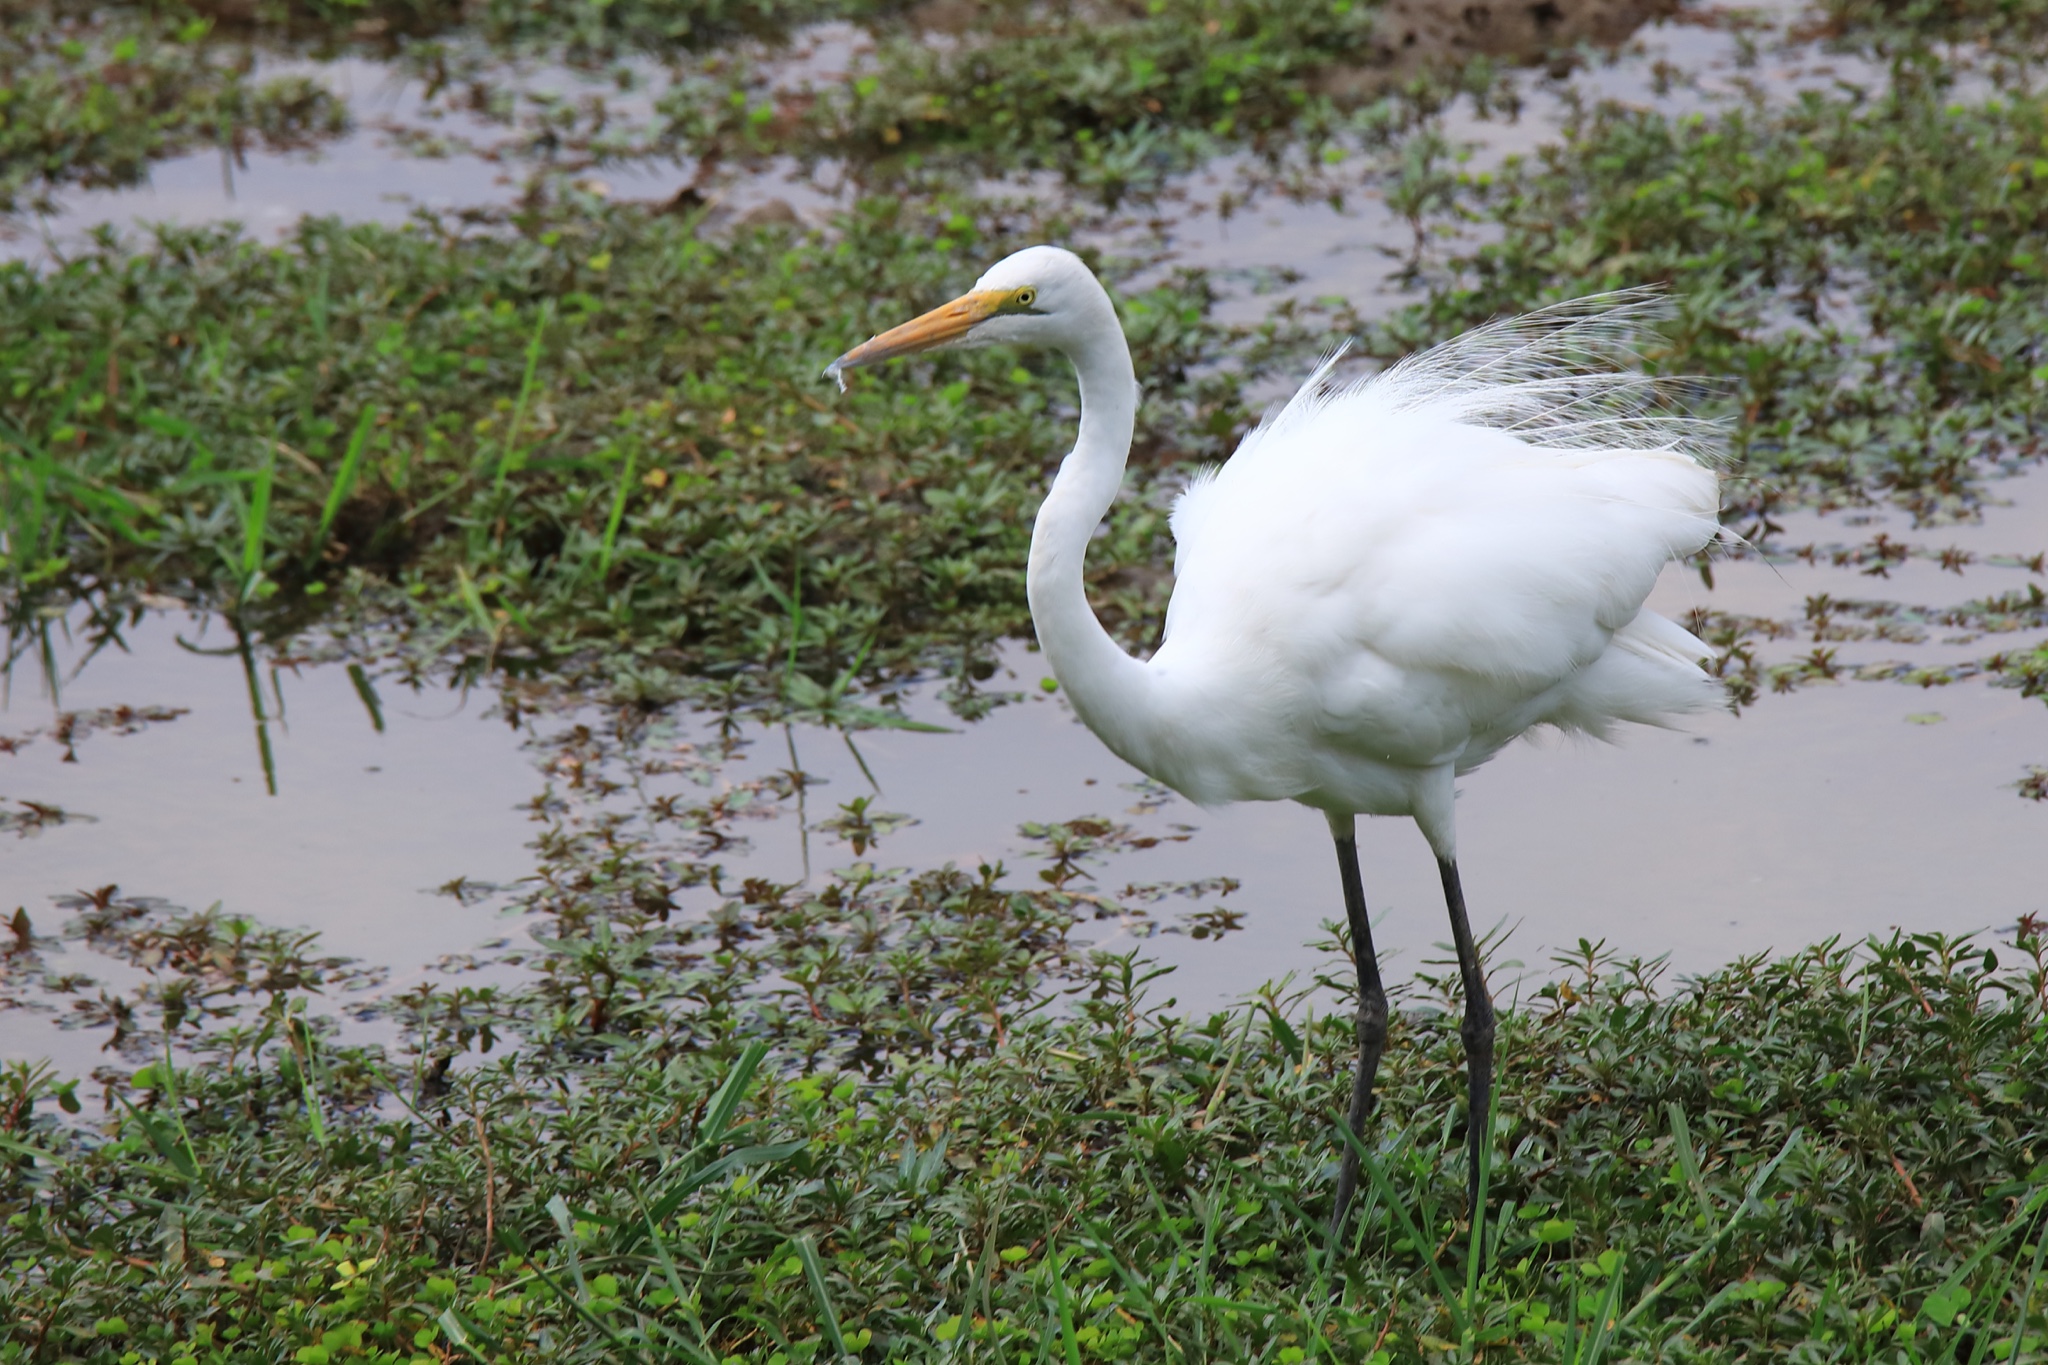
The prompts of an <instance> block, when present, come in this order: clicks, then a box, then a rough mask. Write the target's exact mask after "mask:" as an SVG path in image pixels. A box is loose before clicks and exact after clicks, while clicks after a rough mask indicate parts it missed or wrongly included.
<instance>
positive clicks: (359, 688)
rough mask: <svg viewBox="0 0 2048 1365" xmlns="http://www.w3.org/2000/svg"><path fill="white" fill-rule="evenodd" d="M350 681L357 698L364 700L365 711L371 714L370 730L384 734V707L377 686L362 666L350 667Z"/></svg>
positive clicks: (353, 665)
mask: <svg viewBox="0 0 2048 1365" xmlns="http://www.w3.org/2000/svg"><path fill="white" fill-rule="evenodd" d="M348 680H349V682H351V683H353V684H354V685H355V689H356V696H357V697H359V698H361V699H362V703H363V709H364V710H365V711H368V712H369V713H370V728H371V729H373V730H375V731H376V732H377V733H378V734H380V735H381V734H383V733H384V707H383V706H382V705H381V704H380V703H379V702H378V700H377V688H376V685H375V684H373V683H372V682H371V681H370V675H369V674H368V673H367V672H365V671H364V670H363V666H362V665H361V664H350V665H349V666H348Z"/></svg>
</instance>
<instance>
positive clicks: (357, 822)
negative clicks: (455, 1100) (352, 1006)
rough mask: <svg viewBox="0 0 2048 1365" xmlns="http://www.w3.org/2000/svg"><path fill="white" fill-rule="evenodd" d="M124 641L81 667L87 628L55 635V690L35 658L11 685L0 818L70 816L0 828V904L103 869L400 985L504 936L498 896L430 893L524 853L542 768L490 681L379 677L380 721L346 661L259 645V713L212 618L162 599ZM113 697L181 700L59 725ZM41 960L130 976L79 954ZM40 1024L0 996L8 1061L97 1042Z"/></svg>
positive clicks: (38, 907)
mask: <svg viewBox="0 0 2048 1365" xmlns="http://www.w3.org/2000/svg"><path fill="white" fill-rule="evenodd" d="M124 639H125V642H126V645H127V648H126V649H125V650H124V649H119V648H112V649H106V650H102V651H101V652H100V653H98V654H97V655H96V656H94V657H92V659H91V661H90V662H89V663H86V664H85V666H84V667H83V668H79V667H78V664H79V663H80V661H81V659H82V658H83V656H84V655H85V653H86V651H85V649H83V648H82V647H81V644H82V642H77V641H66V640H65V639H63V638H62V636H61V634H59V636H58V638H57V639H56V641H55V648H54V650H53V657H54V661H55V662H56V664H57V666H58V672H57V674H56V676H57V678H58V681H59V684H60V685H59V687H58V688H57V690H56V695H55V696H52V695H51V689H50V688H49V687H48V685H47V684H48V678H46V677H45V676H44V675H43V672H42V669H41V668H40V667H39V665H38V663H37V661H36V660H34V659H26V660H21V661H18V662H17V663H16V666H15V668H14V669H13V671H12V673H11V675H10V677H9V679H8V684H9V685H8V693H7V697H6V704H5V706H4V707H0V736H4V737H7V738H8V739H9V740H10V741H11V742H12V743H13V744H15V745H17V746H18V747H17V748H15V750H14V751H13V752H11V753H9V752H0V819H4V818H6V817H8V816H10V815H11V816H13V817H14V818H15V819H16V820H17V821H21V819H22V817H23V816H24V815H25V814H26V813H28V812H29V811H30V810H31V808H30V807H29V806H27V805H26V804H25V803H30V802H33V803H35V806H38V807H42V808H44V809H48V810H56V811H61V812H63V818H62V819H61V820H53V821H52V822H50V823H43V824H40V825H36V824H34V823H32V822H31V823H27V825H26V827H25V828H19V829H15V830H8V829H4V828H0V906H4V909H0V918H4V917H6V916H8V915H12V914H13V913H14V911H15V910H16V909H17V908H19V909H25V910H26V911H27V912H28V914H29V916H30V919H31V921H32V922H33V923H34V924H35V926H36V930H37V932H38V933H39V934H53V933H54V932H56V930H57V929H58V927H59V926H61V925H62V924H63V923H64V921H65V919H66V918H67V916H66V912H64V911H63V910H61V909H60V908H58V907H57V906H56V905H54V904H53V901H54V900H55V899H56V898H58V897H62V896H67V895H70V894H72V893H75V892H80V891H90V890H93V889H96V888H99V887H104V886H109V885H113V886H118V887H119V888H121V890H122V892H123V893H124V894H128V895H141V896H150V897H158V898H161V899H163V900H167V901H169V902H171V903H172V904H175V905H180V906H184V907H187V908H189V909H193V910H200V909H204V908H206V907H208V906H210V905H213V904H215V903H216V902H218V903H219V904H220V905H221V907H222V909H223V910H225V911H226V912H228V913H229V914H232V915H238V916H245V917H248V918H251V919H254V920H258V921H261V922H264V923H268V924H272V925H278V926H303V927H305V928H308V929H316V930H318V931H319V932H320V934H321V939H322V942H323V944H324V945H325V947H326V949H327V951H330V952H333V953H339V954H344V955H347V956H351V957H357V958H361V959H364V960H365V961H367V962H370V963H374V964H377V965H379V966H383V967H388V968H390V969H391V971H390V975H389V978H388V981H389V984H390V985H391V986H394V987H402V986H403V985H406V984H410V983H412V982H415V981H417V980H419V979H420V977H421V976H422V974H423V973H424V972H425V971H426V970H427V966H428V964H430V963H432V962H434V961H435V960H436V959H438V958H440V957H441V956H442V955H444V954H449V953H459V952H465V951H468V950H470V949H472V948H475V947H476V946H478V944H479V943H480V942H482V941H485V940H487V939H490V938H492V937H494V936H496V935H497V934H499V933H502V932H504V931H505V930H504V926H503V925H501V924H500V922H499V921H498V918H497V915H498V912H499V909H500V908H501V907H502V905H503V904H504V902H505V898H504V897H483V898H471V899H470V903H468V904H465V903H464V902H463V901H462V900H458V899H457V898H455V897H453V896H450V895H447V894H443V893H440V892H438V891H437V890H436V888H440V887H443V886H446V885H447V884H448V883H449V882H451V881H453V880H455V879H456V878H465V879H467V880H468V881H470V882H481V883H489V884H495V883H501V882H502V883H510V882H513V881H515V880H516V879H517V878H519V877H521V876H523V875H525V874H526V873H527V872H528V871H529V870H530V869H531V867H532V855H531V854H530V853H529V852H528V851H527V849H526V847H525V843H526V840H527V839H528V838H529V837H530V835H529V833H528V826H527V822H526V819H525V817H524V815H523V814H522V813H521V812H520V811H518V810H517V809H516V803H517V802H518V801H519V800H520V799H521V798H523V797H525V796H528V795H530V794H531V793H532V792H534V791H536V790H538V785H539V784H538V782H537V779H536V774H535V773H534V771H533V768H532V765H531V763H530V762H529V761H528V759H527V757H526V755H525V754H524V753H523V752H522V751H521V749H520V741H521V738H522V737H521V736H520V735H519V734H517V733H515V732H513V731H511V730H510V729H508V727H506V726H505V725H504V724H503V722H499V721H491V720H487V719H484V717H483V713H484V712H485V710H486V709H487V703H488V701H489V697H488V696H486V695H480V694H471V695H469V696H467V697H465V696H464V695H462V694H460V693H456V692H448V691H445V690H440V689H434V690H427V691H422V692H413V691H410V690H406V689H400V688H397V687H394V686H393V685H392V684H391V683H390V682H389V681H382V682H378V683H376V684H374V685H373V686H374V688H375V695H376V701H377V710H376V715H377V717H378V718H380V719H381V721H382V723H383V729H382V730H381V731H380V730H379V729H378V728H377V727H376V724H375V723H374V721H373V718H372V712H371V710H370V709H369V707H367V706H366V704H365V702H364V699H363V698H362V696H361V695H359V693H358V691H357V689H356V685H355V683H354V681H353V680H352V679H351V678H350V676H349V673H348V671H347V669H346V668H344V667H342V666H339V665H322V666H318V667H313V666H299V667H294V666H292V665H290V664H289V663H286V664H277V663H275V662H273V661H269V660H263V661H261V663H260V666H259V667H258V669H257V671H256V686H257V688H258V689H259V690H260V694H261V699H262V700H261V706H262V714H263V716H264V720H263V722H262V723H261V725H260V727H259V724H258V722H257V720H256V718H255V711H254V708H253V707H252V703H251V697H250V684H249V680H248V675H247V673H246V672H245V669H244V666H243V661H242V659H241V658H240V656H239V655H238V654H237V653H236V652H235V650H234V645H235V640H234V637H233V636H232V635H231V634H229V633H228V632H227V631H226V630H225V629H224V628H223V627H222V625H221V623H220V622H219V621H217V620H216V621H208V620H206V619H204V618H200V619H196V620H195V619H193V618H191V617H188V616H185V615H183V614H177V615H173V614H162V615H157V616H153V617H151V618H149V619H147V620H146V621H144V622H143V623H142V624H141V625H139V626H137V627H135V628H133V629H131V630H129V631H126V632H124ZM198 650H203V651H208V652H205V653H200V652H195V651H198ZM212 651H225V652H220V653H216V652H212ZM74 670H76V673H75V676H70V675H71V674H72V673H73V671H74ZM122 707H126V708H129V709H130V710H131V711H144V710H145V709H147V710H149V711H155V712H156V713H157V714H159V715H162V714H163V713H165V712H183V714H175V715H170V716H167V717H166V718H163V719H157V720H153V721H150V722H148V723H146V724H144V725H143V726H141V727H140V728H139V729H136V730H135V731H134V732H133V733H125V734H124V733H120V732H118V730H116V729H112V728H108V729H99V730H97V731H95V732H93V733H90V734H86V735H85V736H84V737H83V738H77V739H75V740H74V743H73V744H72V745H71V746H70V747H69V748H68V749H67V747H66V746H65V745H64V744H62V743H60V742H58V740H57V739H56V738H54V737H53V736H52V734H51V733H50V731H51V729H52V728H53V726H54V724H55V723H56V719H57V717H58V716H59V715H60V714H62V713H67V712H68V713H72V714H75V715H81V716H87V717H90V716H92V714H93V713H94V712H98V711H103V710H115V709H117V708H122ZM89 723H90V722H88V724H89ZM266 746H267V749H268V755H267V761H266V753H265V749H266ZM52 965H53V968H54V969H55V970H57V971H59V972H63V971H67V970H69V971H78V972H82V973H84V974H86V975H88V976H91V977H94V978H96V979H98V980H101V981H105V982H108V983H110V984H118V983H120V982H122V981H125V980H126V976H125V975H124V973H123V972H122V970H121V969H120V968H119V967H118V966H117V965H115V964H112V963H109V962H108V961H106V960H105V959H101V958H97V957H94V956H93V955H91V954H87V953H84V952H73V953H70V954H65V955H60V956H58V957H57V958H56V960H55V961H54V962H53V964H52ZM4 970H6V968H5V967H4V966H0V971H4ZM48 1022H49V1021H48V1019H47V1017H45V1016H42V1015H39V1014H28V1013H23V1012H19V1011H14V1012H8V1011H0V1056H22V1055H43V1054H44V1053H47V1052H52V1051H54V1052H55V1054H56V1055H57V1056H58V1057H59V1058H61V1059H62V1060H64V1061H66V1062H71V1063H77V1062H80V1061H83V1063H84V1065H85V1067H87V1068H89V1067H90V1066H91V1065H92V1064H94V1062H95V1061H96V1060H97V1048H98V1045H99V1041H100V1039H99V1038H98V1037H97V1036H92V1037H86V1036H79V1035H53V1033H52V1032H51V1030H50V1029H49V1027H48Z"/></svg>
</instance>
